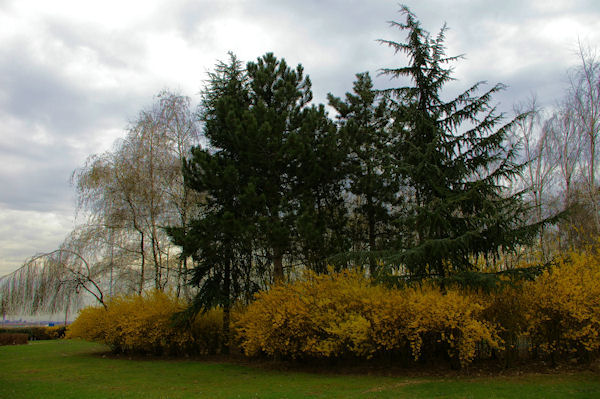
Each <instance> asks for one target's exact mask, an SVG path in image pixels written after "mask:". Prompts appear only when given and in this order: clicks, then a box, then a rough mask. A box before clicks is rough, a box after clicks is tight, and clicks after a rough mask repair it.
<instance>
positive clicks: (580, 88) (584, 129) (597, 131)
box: [568, 42, 600, 232]
mask: <svg viewBox="0 0 600 399" xmlns="http://www.w3.org/2000/svg"><path fill="white" fill-rule="evenodd" d="M578 55H579V58H580V61H581V64H580V65H579V66H578V67H577V68H575V69H573V71H572V72H571V75H570V91H569V95H568V106H569V107H570V112H572V117H573V118H574V122H575V123H576V127H577V129H578V130H579V133H580V134H581V135H582V136H583V137H584V138H585V160H586V162H587V165H586V167H585V169H583V171H585V173H584V174H583V178H584V183H585V186H586V191H587V195H588V197H589V202H590V206H591V208H592V210H593V218H594V224H595V226H596V231H597V232H599V231H600V213H599V212H600V209H599V204H598V185H597V182H596V172H597V171H596V169H597V167H598V166H597V162H598V149H597V147H598V139H599V137H598V136H599V135H600V62H599V60H598V57H597V55H596V52H595V51H594V50H593V49H590V48H586V47H584V45H583V44H582V43H581V42H579V53H578Z"/></svg>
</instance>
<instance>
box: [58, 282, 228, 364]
mask: <svg viewBox="0 0 600 399" xmlns="http://www.w3.org/2000/svg"><path fill="white" fill-rule="evenodd" d="M184 308H185V304H184V303H183V302H182V301H180V300H178V299H177V298H174V297H173V296H171V295H168V294H165V293H163V292H160V291H153V292H151V293H148V294H144V295H141V296H140V295H134V296H128V297H117V298H114V299H113V300H111V301H109V302H108V304H107V308H106V309H105V308H103V307H88V308H86V309H83V310H82V311H81V313H80V314H79V317H78V318H77V319H76V320H75V322H73V324H71V325H70V326H69V329H68V332H67V337H69V338H83V339H86V340H90V341H96V342H102V343H105V344H107V345H109V346H110V347H111V348H112V349H113V350H114V351H120V352H143V353H155V354H164V353H180V352H184V351H188V352H189V351H200V352H204V351H208V350H207V349H206V344H205V343H203V342H196V340H195V339H194V336H193V335H192V331H195V332H196V333H198V334H199V335H200V338H201V339H202V338H206V337H208V336H210V334H211V333H212V334H213V335H215V334H218V329H219V328H220V326H221V324H220V322H219V321H218V320H217V319H218V317H219V314H218V311H213V312H212V313H209V314H208V316H207V317H203V316H199V317H197V320H196V321H195V322H194V325H193V328H192V331H190V330H188V329H184V328H175V327H173V326H172V322H171V317H172V315H173V314H174V313H176V312H180V311H182V310H183V309H184ZM221 317H222V316H221ZM217 326H218V328H217ZM215 328H217V329H216V331H215V330H213V329H215ZM213 341H214V339H213ZM213 341H211V343H212V342H213Z"/></svg>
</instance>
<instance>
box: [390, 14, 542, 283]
mask: <svg viewBox="0 0 600 399" xmlns="http://www.w3.org/2000/svg"><path fill="white" fill-rule="evenodd" d="M402 13H403V14H404V15H405V16H406V22H405V23H397V22H392V26H393V27H396V28H399V29H400V30H401V31H406V32H407V42H406V43H398V42H395V41H389V40H381V41H380V42H381V43H383V44H386V45H388V46H390V47H391V48H393V49H394V50H395V51H396V52H402V53H405V54H406V55H407V56H408V59H409V65H408V66H406V67H400V68H387V69H383V70H382V74H384V75H387V76H390V77H392V78H399V77H405V78H408V79H410V81H411V83H412V85H409V86H404V87H399V88H393V89H389V90H386V93H387V94H389V95H390V96H391V98H393V99H394V100H395V104H394V116H393V118H394V120H393V129H394V134H396V135H397V143H398V145H397V146H396V148H395V151H396V159H397V161H396V162H397V168H398V169H397V170H398V174H399V177H400V178H401V179H403V181H405V182H406V184H407V185H408V187H410V189H411V192H412V193H411V194H412V196H411V199H410V200H411V201H412V204H411V205H410V207H409V211H408V212H406V213H405V214H404V215H402V216H401V217H400V219H399V222H400V223H401V224H404V225H406V226H407V227H408V228H409V229H411V230H413V231H414V235H412V236H409V237H406V236H405V237H401V238H402V243H401V245H402V247H403V248H404V249H403V251H401V252H400V253H399V254H398V255H397V256H396V257H395V259H396V260H397V261H399V262H400V263H401V264H402V265H403V266H404V267H406V268H407V269H408V271H409V272H410V273H411V274H413V275H430V274H432V275H437V276H439V277H441V278H444V277H446V276H448V275H449V274H450V273H454V272H460V271H467V270H473V269H475V266H474V261H475V260H476V259H477V258H478V257H480V256H488V255H495V254H497V253H498V251H500V250H501V249H510V248H515V247H517V246H519V245H521V244H528V243H530V242H531V240H532V239H533V237H534V236H535V234H536V232H537V230H538V229H539V225H540V224H539V223H538V224H534V225H524V224H522V223H521V222H520V221H521V220H524V219H525V217H526V215H527V211H528V209H527V207H526V206H525V205H524V204H523V202H522V201H521V195H520V193H516V194H513V195H505V191H504V188H505V185H506V183H507V182H509V181H510V180H512V179H514V178H515V176H516V175H517V174H518V173H519V172H520V170H521V169H522V167H523V165H521V164H518V163H517V162H516V161H515V159H516V151H517V149H516V148H515V147H514V146H511V145H510V144H508V143H507V140H506V139H507V135H508V133H509V131H510V129H511V128H512V127H513V126H514V124H515V123H516V122H517V121H518V120H520V119H521V118H522V117H517V118H516V119H515V120H512V121H510V122H508V123H507V124H504V125H500V123H501V120H502V115H497V114H496V111H495V108H494V107H493V106H491V105H490V101H491V99H492V96H493V95H494V94H495V93H497V92H498V91H500V90H502V89H503V88H504V86H502V85H500V84H498V85H495V86H493V87H492V88H491V89H489V90H487V91H486V92H484V93H483V94H481V95H478V94H477V92H478V90H479V89H480V88H481V86H482V82H479V83H476V84H474V85H473V86H472V87H470V88H469V89H467V90H466V91H465V92H464V93H462V94H460V95H459V96H458V97H456V98H454V99H452V100H450V101H444V100H443V99H442V89H443V87H444V85H445V84H446V83H448V82H449V81H450V80H452V69H451V68H450V67H447V66H446V65H447V64H448V63H450V62H453V61H455V60H457V59H459V58H460V56H459V57H448V56H446V55H445V49H444V39H445V33H446V27H445V26H444V27H443V28H442V29H441V30H440V32H439V34H438V35H437V36H436V37H431V36H430V34H429V33H428V32H427V31H425V30H424V29H423V28H422V27H421V25H420V22H419V21H418V20H417V19H416V17H415V15H414V14H412V13H411V12H410V10H409V9H408V8H407V7H405V6H404V7H402ZM499 125H500V126H499ZM498 126H499V127H498Z"/></svg>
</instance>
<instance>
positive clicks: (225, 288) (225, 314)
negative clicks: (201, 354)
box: [222, 261, 231, 354]
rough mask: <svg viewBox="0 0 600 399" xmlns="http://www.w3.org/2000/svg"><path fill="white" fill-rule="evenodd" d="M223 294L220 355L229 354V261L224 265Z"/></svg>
mask: <svg viewBox="0 0 600 399" xmlns="http://www.w3.org/2000/svg"><path fill="white" fill-rule="evenodd" d="M223 277H224V278H223V291H224V292H223V294H224V296H225V301H224V303H223V346H222V353H224V354H228V353H229V335H230V331H229V325H230V323H231V303H230V298H231V261H228V262H227V264H226V265H225V276H223Z"/></svg>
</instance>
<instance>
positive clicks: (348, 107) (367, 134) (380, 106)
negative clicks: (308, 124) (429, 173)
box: [328, 72, 400, 275]
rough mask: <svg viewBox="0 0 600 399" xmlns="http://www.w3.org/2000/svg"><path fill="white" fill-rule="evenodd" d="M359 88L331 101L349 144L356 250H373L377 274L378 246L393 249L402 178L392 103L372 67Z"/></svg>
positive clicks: (360, 76) (360, 79)
mask: <svg viewBox="0 0 600 399" xmlns="http://www.w3.org/2000/svg"><path fill="white" fill-rule="evenodd" d="M356 78H357V79H356V81H355V82H354V90H353V93H346V98H345V101H342V100H341V99H340V98H337V97H334V96H333V95H331V94H329V95H328V99H329V105H331V106H332V107H334V108H335V110H336V111H337V113H338V116H337V117H338V121H339V125H340V133H339V134H340V136H341V137H343V139H344V141H345V142H346V145H347V146H348V149H347V153H348V155H347V159H346V164H347V166H346V168H347V170H348V172H347V173H348V180H349V186H350V187H349V191H350V192H351V193H352V194H353V195H354V196H355V198H354V200H353V204H350V205H351V206H352V207H353V208H354V209H353V213H354V216H355V220H354V221H353V222H354V223H353V226H352V227H353V228H352V230H353V237H352V238H353V244H354V251H358V250H367V251H369V253H370V256H369V265H370V269H371V275H376V271H375V266H376V255H375V251H378V250H382V249H384V248H387V249H389V246H390V244H391V237H392V231H393V229H392V224H391V220H392V215H393V209H394V207H395V206H396V205H397V202H398V190H399V187H400V184H399V183H400V182H399V180H398V179H397V177H396V176H394V173H393V167H392V166H393V162H392V161H393V159H392V153H391V152H390V147H391V145H392V143H393V136H392V135H391V130H390V129H389V126H388V125H389V121H390V112H389V108H388V102H387V101H385V100H383V99H378V95H377V92H376V90H374V89H373V82H372V80H371V77H370V75H369V73H368V72H365V73H359V74H357V75H356Z"/></svg>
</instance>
